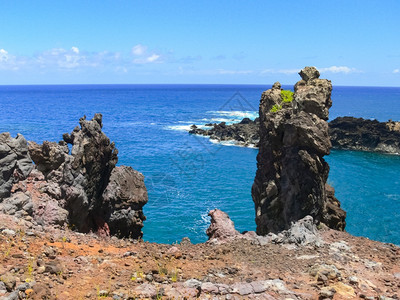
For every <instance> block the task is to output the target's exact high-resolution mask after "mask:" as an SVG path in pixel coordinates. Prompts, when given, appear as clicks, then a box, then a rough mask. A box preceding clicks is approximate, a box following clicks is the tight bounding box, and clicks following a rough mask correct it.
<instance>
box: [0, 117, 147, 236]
mask: <svg viewBox="0 0 400 300" xmlns="http://www.w3.org/2000/svg"><path fill="white" fill-rule="evenodd" d="M79 124H80V127H79V126H77V127H75V129H74V130H73V131H72V133H71V134H68V133H66V134H64V135H63V139H64V140H63V141H60V142H59V143H55V142H48V141H45V142H43V144H42V145H38V144H36V143H35V142H30V143H29V147H28V145H27V142H26V140H25V139H24V138H23V137H22V136H21V135H18V137H17V139H10V137H9V134H6V133H3V134H1V135H0V149H1V150H2V151H1V152H0V155H1V156H0V168H1V173H2V174H3V175H2V176H1V177H0V184H1V185H0V186H1V195H0V211H2V212H4V213H8V214H12V215H17V216H20V217H26V216H29V217H31V218H33V220H34V221H36V222H37V223H38V224H41V225H68V226H69V227H71V228H74V229H76V230H78V231H80V232H89V231H93V232H98V233H99V234H102V235H110V234H111V235H116V236H120V237H132V238H140V237H142V235H143V234H142V232H141V229H142V227H143V221H144V220H145V219H146V218H145V216H144V214H143V211H142V207H143V206H144V205H145V204H146V203H147V200H148V197H147V190H146V187H145V185H144V176H143V175H142V174H141V173H139V172H137V171H135V170H133V169H132V168H130V167H125V166H121V167H116V164H117V161H118V157H117V154H118V151H117V149H116V148H115V146H114V143H110V140H109V138H108V137H107V136H106V135H105V134H104V133H103V132H102V126H103V125H102V115H101V114H96V115H95V116H94V118H93V119H92V120H90V121H88V120H86V117H83V118H81V119H80V121H79ZM68 144H71V151H70V150H69V147H68ZM28 149H29V153H28ZM30 158H32V160H33V162H34V163H35V165H33V163H32V160H31V159H30ZM32 169H33V170H32ZM10 174H11V175H10Z"/></svg>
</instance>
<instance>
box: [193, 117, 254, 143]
mask: <svg viewBox="0 0 400 300" xmlns="http://www.w3.org/2000/svg"><path fill="white" fill-rule="evenodd" d="M208 125H209V126H208V127H209V128H208V129H202V128H198V127H197V126H196V125H194V124H193V125H192V126H191V128H190V131H189V133H190V134H198V135H203V136H209V137H210V139H212V140H217V141H218V142H223V141H235V143H236V144H238V145H241V146H245V147H257V146H258V142H259V140H260V136H259V130H258V128H259V127H260V125H259V118H256V119H255V120H254V121H253V120H251V119H249V118H244V119H243V120H242V121H240V122H239V123H235V124H231V125H227V124H226V123H225V122H221V123H219V124H217V123H215V124H208Z"/></svg>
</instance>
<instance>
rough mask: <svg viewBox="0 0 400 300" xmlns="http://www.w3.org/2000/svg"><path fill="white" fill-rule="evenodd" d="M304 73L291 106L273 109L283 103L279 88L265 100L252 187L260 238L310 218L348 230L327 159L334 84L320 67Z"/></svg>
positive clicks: (307, 69)
mask: <svg viewBox="0 0 400 300" xmlns="http://www.w3.org/2000/svg"><path fill="white" fill-rule="evenodd" d="M301 74H302V77H303V80H300V81H299V82H298V83H297V84H296V85H295V88H294V90H295V92H294V97H293V98H294V100H293V102H292V103H289V104H288V105H282V109H280V110H278V111H277V112H272V111H271V108H272V107H273V106H274V105H277V104H278V105H279V104H281V103H282V99H281V89H280V88H279V84H275V85H274V87H273V88H272V89H270V90H268V91H266V92H264V93H263V94H262V97H261V100H260V109H259V116H260V143H259V153H258V156H257V162H258V163H257V173H256V177H255V180H254V184H253V187H252V197H253V201H254V203H255V207H256V224H257V233H258V234H262V235H265V234H267V233H269V232H280V231H282V230H285V229H288V228H289V227H290V225H291V224H292V222H295V221H297V220H300V219H302V218H304V217H305V216H307V215H310V216H312V218H313V220H314V222H316V223H319V222H323V223H326V224H327V225H328V226H329V227H331V228H334V229H339V230H343V229H344V227H345V216H346V214H345V212H344V211H343V210H342V209H341V208H340V204H339V201H337V199H336V198H335V197H334V195H333V188H331V187H329V186H328V185H327V183H326V181H327V178H328V174H329V165H328V164H327V163H326V161H325V160H324V159H323V156H324V155H328V154H329V151H330V148H331V142H330V139H329V134H328V123H327V122H326V120H327V119H328V113H329V108H330V107H331V105H332V101H331V98H330V96H331V91H332V84H331V82H330V81H329V80H326V79H319V78H318V76H319V73H318V71H317V70H316V69H315V68H311V69H310V68H306V69H304V70H302V72H301ZM327 190H328V191H329V192H327Z"/></svg>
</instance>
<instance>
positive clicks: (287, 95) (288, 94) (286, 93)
mask: <svg viewBox="0 0 400 300" xmlns="http://www.w3.org/2000/svg"><path fill="white" fill-rule="evenodd" d="M281 96H282V102H284V103H290V102H292V101H293V92H292V91H290V90H281Z"/></svg>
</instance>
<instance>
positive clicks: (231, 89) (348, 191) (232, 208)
mask: <svg viewBox="0 0 400 300" xmlns="http://www.w3.org/2000/svg"><path fill="white" fill-rule="evenodd" d="M267 88H270V85H265V86H260V85H81V86H79V85H78V86H73V85H72V86H0V132H3V131H9V132H11V133H12V135H16V134H17V133H22V134H23V135H24V136H25V137H26V138H27V139H28V140H34V141H36V142H42V141H43V140H51V141H58V140H60V139H61V138H62V134H63V133H65V132H71V131H72V129H73V128H74V127H75V126H77V125H78V120H79V118H80V117H82V116H83V115H84V114H85V115H87V117H88V118H92V117H93V115H94V113H97V112H101V113H102V114H103V124H104V127H103V130H104V132H105V133H106V134H107V135H108V136H109V138H110V139H111V140H112V141H114V142H115V143H116V146H117V148H118V149H119V164H125V165H130V166H132V167H133V168H135V169H137V170H139V171H140V172H142V173H143V174H144V175H145V178H146V179H145V180H146V186H147V188H148V192H149V202H148V204H147V205H146V206H145V215H146V216H147V221H146V222H145V226H144V239H145V240H148V241H156V242H167V243H172V242H175V241H179V240H181V239H182V237H184V236H188V237H189V238H190V239H191V240H192V241H193V242H202V241H205V240H206V239H207V236H206V235H205V229H206V228H207V227H208V224H209V219H208V217H207V212H208V210H210V209H213V208H220V209H222V210H224V211H226V212H227V213H228V214H229V215H230V216H231V218H232V219H233V220H234V222H235V224H236V227H237V228H238V230H241V231H243V230H254V229H255V223H254V207H253V202H252V199H251V192H250V191H251V185H252V182H253V179H254V175H255V170H256V155H257V150H256V149H249V148H242V147H236V146H231V147H229V146H223V145H220V144H214V143H211V142H210V141H209V140H208V139H206V138H203V137H196V136H192V135H189V134H188V133H187V132H186V131H185V130H184V129H185V128H187V126H188V125H190V124H193V123H195V124H205V123H208V122H218V121H223V120H226V121H228V122H233V121H235V120H240V119H241V118H243V117H244V116H249V117H253V118H254V117H255V116H256V115H257V111H258V102H259V99H260V95H261V93H262V91H264V90H266V89H267ZM285 88H288V87H285ZM332 99H333V107H332V109H331V119H333V118H335V117H337V116H345V115H351V116H356V117H364V118H377V119H378V120H380V121H386V120H388V119H393V120H400V88H375V87H334V90H333V95H332ZM327 160H328V162H329V164H330V166H331V173H330V177H329V182H330V183H332V184H333V186H334V187H335V189H336V196H337V198H338V199H339V200H340V201H341V203H342V206H343V207H344V209H345V210H346V211H347V213H348V217H347V231H349V232H350V233H352V234H355V235H362V236H366V237H369V238H371V239H376V240H380V241H385V242H392V243H396V244H400V178H399V173H400V171H399V170H400V156H390V155H380V154H372V153H363V152H351V151H332V154H331V155H330V156H329V157H328V158H327Z"/></svg>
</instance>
